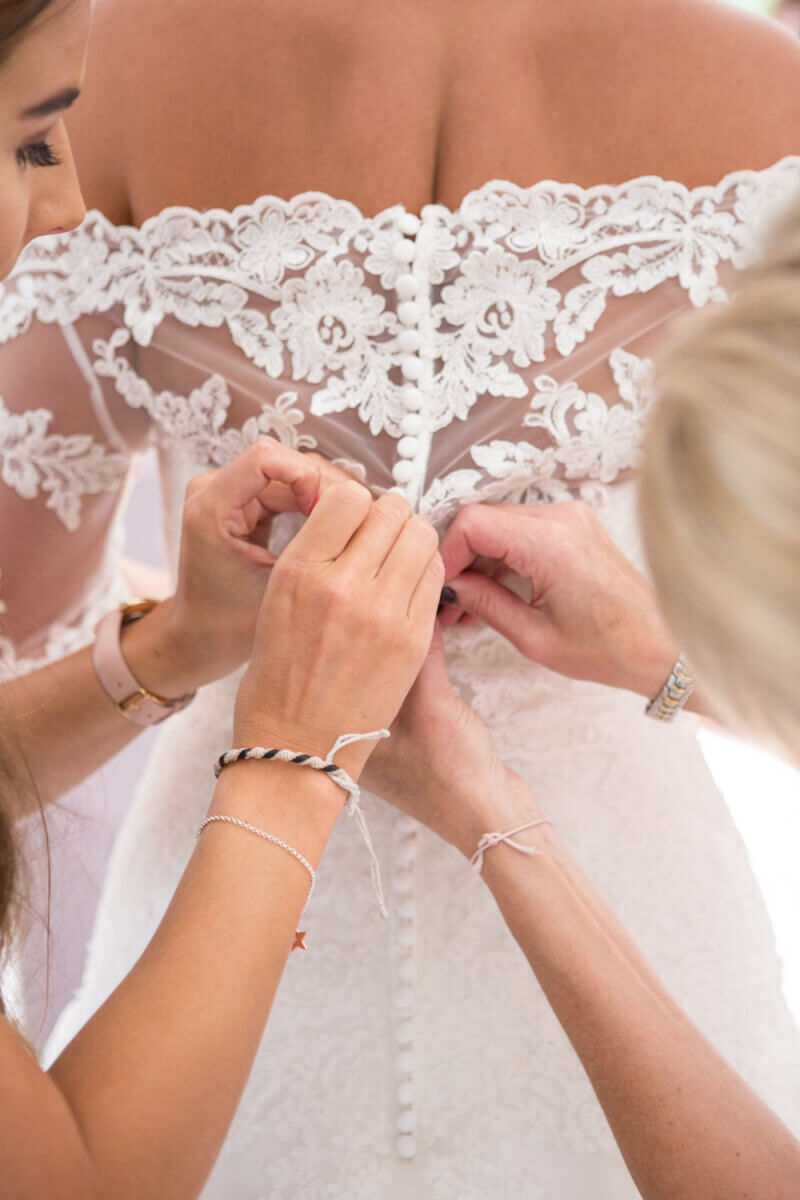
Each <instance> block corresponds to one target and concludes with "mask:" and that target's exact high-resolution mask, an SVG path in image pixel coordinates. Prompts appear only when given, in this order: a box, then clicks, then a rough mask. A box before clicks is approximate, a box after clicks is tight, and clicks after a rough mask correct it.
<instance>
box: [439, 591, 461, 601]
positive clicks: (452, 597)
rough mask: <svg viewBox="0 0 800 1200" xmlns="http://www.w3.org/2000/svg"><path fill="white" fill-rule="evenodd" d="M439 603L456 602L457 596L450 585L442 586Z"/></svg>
mask: <svg viewBox="0 0 800 1200" xmlns="http://www.w3.org/2000/svg"><path fill="white" fill-rule="evenodd" d="M439 603H440V604H458V596H457V595H456V593H455V591H454V590H453V588H451V587H443V588H442V595H441V598H440V600H439Z"/></svg>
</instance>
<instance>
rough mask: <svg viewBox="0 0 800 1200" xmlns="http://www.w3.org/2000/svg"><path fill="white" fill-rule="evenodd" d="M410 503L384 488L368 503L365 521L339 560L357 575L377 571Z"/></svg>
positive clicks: (406, 517)
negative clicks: (369, 507) (373, 500)
mask: <svg viewBox="0 0 800 1200" xmlns="http://www.w3.org/2000/svg"><path fill="white" fill-rule="evenodd" d="M412 515H413V514H412V511H411V505H410V504H409V503H408V501H407V500H406V499H405V498H404V497H403V496H400V495H398V494H397V493H396V492H386V493H385V494H384V495H383V496H380V497H379V498H378V499H377V500H376V501H375V503H374V504H373V505H372V508H371V510H370V513H369V515H368V516H367V519H366V521H364V524H363V525H362V526H361V528H360V529H359V530H358V532H357V533H356V534H355V536H354V537H353V539H352V540H351V542H350V545H349V546H348V547H347V554H346V555H342V564H343V565H344V564H345V563H346V564H347V566H348V568H351V569H352V570H353V571H355V572H357V573H358V575H359V578H364V577H366V578H369V577H370V576H372V577H373V578H374V577H375V576H376V575H377V574H378V573H379V571H380V570H381V568H382V567H383V564H384V563H385V561H386V559H387V557H388V555H389V552H390V551H391V549H392V547H393V546H394V544H395V542H396V541H397V539H398V538H399V536H400V534H401V533H402V531H403V529H404V527H405V526H406V524H407V523H408V522H409V521H410V520H411V517H412Z"/></svg>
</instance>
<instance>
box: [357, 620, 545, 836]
mask: <svg viewBox="0 0 800 1200" xmlns="http://www.w3.org/2000/svg"><path fill="white" fill-rule="evenodd" d="M391 732H392V736H391V739H390V740H388V741H385V742H380V743H379V744H378V745H377V746H376V747H375V750H374V752H373V754H372V757H371V758H370V761H369V763H368V764H367V768H366V771H365V773H364V780H363V782H364V783H365V784H366V785H367V787H369V788H370V790H371V791H374V792H376V793H377V794H378V795H379V796H382V797H383V798H384V799H385V800H387V801H388V802H389V803H390V804H393V805H394V806H395V807H396V808H399V809H400V810H401V811H402V812H405V813H407V814H408V815H409V816H411V817H414V818H415V819H416V820H417V821H421V822H422V823H423V824H424V825H427V826H428V827H429V828H430V829H432V830H433V832H434V833H437V834H438V835H439V837H441V838H443V839H444V841H446V842H450V843H451V845H453V846H456V847H457V849H459V850H460V851H461V853H462V854H464V855H465V856H466V857H467V858H469V857H471V856H472V855H473V854H474V853H475V850H476V849H477V846H478V842H479V841H480V839H481V837H482V836H483V835H484V834H485V833H491V832H505V831H507V830H509V829H514V828H516V827H517V826H518V825H524V824H526V823H527V822H528V821H535V820H537V819H538V818H539V817H541V815H542V814H541V811H540V810H539V807H538V804H537V802H536V799H535V797H534V795H533V793H532V791H531V789H530V787H529V786H528V784H527V783H526V782H525V781H524V780H523V779H522V778H521V777H520V776H519V775H517V774H515V772H513V771H511V770H509V769H508V768H507V767H506V766H504V765H503V763H502V762H501V761H500V759H499V758H498V757H497V751H496V750H495V746H494V743H493V741H492V738H491V735H490V733H489V731H488V729H487V728H486V726H485V725H484V723H483V721H481V719H480V717H479V716H478V715H477V713H475V712H474V711H473V710H472V709H471V708H470V707H469V705H468V704H465V703H464V701H463V700H462V699H461V698H460V696H459V695H458V694H457V692H455V691H454V689H453V687H452V685H451V683H450V680H449V678H448V676H447V665H446V663H445V656H444V642H443V640H442V633H441V629H440V628H438V626H437V629H436V633H435V634H434V638H433V642H432V644H431V649H430V653H429V654H428V657H427V659H426V661H425V664H424V666H423V668H422V670H421V671H420V674H419V677H418V679H417V681H416V683H415V684H414V686H413V688H412V689H411V691H410V693H409V695H408V698H407V700H406V702H405V704H404V705H403V707H402V709H401V711H400V715H399V716H398V718H397V720H396V721H395V723H394V725H393V726H392V731H391ZM519 840H522V841H524V840H525V836H524V835H523V834H520V835H519Z"/></svg>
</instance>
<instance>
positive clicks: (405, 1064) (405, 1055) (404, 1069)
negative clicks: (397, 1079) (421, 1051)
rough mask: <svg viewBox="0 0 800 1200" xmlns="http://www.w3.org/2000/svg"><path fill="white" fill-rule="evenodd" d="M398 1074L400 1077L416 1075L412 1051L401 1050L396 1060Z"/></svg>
mask: <svg viewBox="0 0 800 1200" xmlns="http://www.w3.org/2000/svg"><path fill="white" fill-rule="evenodd" d="M395 1064H396V1066H397V1070H398V1073H399V1074H400V1075H413V1074H414V1054H413V1051H411V1050H401V1051H400V1053H399V1054H398V1055H397V1058H396V1059H395Z"/></svg>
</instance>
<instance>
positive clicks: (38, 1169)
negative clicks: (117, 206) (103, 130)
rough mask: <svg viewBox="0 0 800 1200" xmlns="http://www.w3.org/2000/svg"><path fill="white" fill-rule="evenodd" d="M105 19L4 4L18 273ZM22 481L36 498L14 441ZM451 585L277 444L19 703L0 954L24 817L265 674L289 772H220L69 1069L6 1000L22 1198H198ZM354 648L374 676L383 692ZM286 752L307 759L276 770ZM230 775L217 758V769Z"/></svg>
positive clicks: (398, 510) (205, 499) (259, 701)
mask: <svg viewBox="0 0 800 1200" xmlns="http://www.w3.org/2000/svg"><path fill="white" fill-rule="evenodd" d="M88 22H89V4H88V3H87V2H85V0H63V2H59V0H55V2H54V3H53V4H50V5H48V4H41V3H40V4H33V3H22V4H9V3H6V2H5V0H3V3H2V4H0V141H1V142H2V167H1V168H0V247H1V248H2V256H1V258H2V262H3V264H4V265H5V266H6V267H9V266H11V265H12V264H13V262H14V259H15V257H16V255H17V253H18V252H19V250H20V249H21V247H22V245H23V244H24V243H27V242H28V241H30V240H31V239H33V238H35V237H36V236H38V235H40V234H43V233H52V232H54V231H59V230H64V229H68V228H69V227H70V226H71V225H72V224H74V223H75V222H76V221H78V220H80V218H81V216H82V202H81V196H80V191H79V188H78V185H77V180H76V177H75V171H74V165H73V163H72V158H71V151H70V146H69V141H68V138H67V136H66V133H65V131H64V127H63V124H62V120H61V117H62V114H63V111H64V109H65V107H66V106H67V105H68V104H70V103H71V102H72V101H73V100H74V99H75V98H76V97H77V94H78V91H79V89H80V86H81V77H82V72H83V57H84V51H85V44H86V35H87V30H88ZM44 166H51V167H52V168H53V170H52V171H51V172H47V171H43V170H41V168H42V167H44ZM56 168H57V169H56ZM18 433H19V435H20V437H22V436H23V434H24V431H22V430H18ZM74 449H75V450H76V451H80V450H81V449H82V447H81V446H77V447H74ZM4 470H5V472H6V475H7V476H8V475H9V474H10V473H12V472H14V471H15V470H16V471H17V475H16V476H15V480H16V483H17V485H18V486H24V478H23V477H22V475H21V474H20V472H21V471H22V467H21V464H20V461H19V459H17V460H16V461H15V460H14V458H13V456H12V454H11V452H10V450H9V447H8V444H6V447H5V455H4ZM320 493H321V494H320ZM312 509H313V510H314V511H313V512H312V513H311V515H310V517H309V519H308V521H307V522H306V524H305V526H304V528H303V530H302V531H301V533H300V534H299V535H298V537H297V538H296V539H295V540H294V541H293V542H292V544H291V546H290V547H289V548H288V549H287V550H286V551H285V553H284V554H283V555H282V557H281V559H280V560H279V561H278V562H277V563H275V560H274V558H273V556H272V555H270V554H269V552H268V551H267V550H266V549H265V547H264V542H265V540H266V538H267V537H268V535H269V528H270V522H271V519H272V517H273V516H274V515H275V513H277V512H290V511H296V512H299V513H302V514H308V513H310V512H311V510H312ZM442 578H443V567H442V563H441V560H440V558H439V556H438V554H437V539H436V536H435V534H434V532H433V530H432V529H431V528H430V526H429V525H428V524H427V523H426V522H425V521H423V520H422V519H421V518H419V517H415V516H412V514H411V510H410V508H409V506H408V504H407V503H406V502H405V500H403V499H402V498H401V497H398V496H387V497H385V498H383V499H382V500H379V501H377V502H375V503H373V501H372V499H371V497H370V495H369V493H368V492H367V491H366V490H365V489H364V488H363V487H361V486H360V485H359V484H357V483H355V482H353V481H346V482H332V476H331V473H330V471H329V470H328V469H327V468H324V469H321V468H320V465H319V464H318V463H317V462H316V460H315V459H314V458H312V457H309V456H303V455H300V454H298V453H297V452H296V451H293V450H290V449H287V448H285V447H282V446H280V445H278V444H277V443H275V442H274V441H272V440H270V439H260V440H257V441H256V442H255V443H254V444H253V445H252V446H250V447H249V448H248V449H247V450H246V451H244V452H243V453H242V454H241V455H239V456H238V457H237V458H236V459H235V460H234V461H232V462H231V463H230V464H229V465H227V466H226V467H225V468H224V469H222V470H219V471H214V472H210V473H207V474H205V475H203V476H201V477H198V478H197V479H195V480H194V481H193V482H192V483H191V484H190V486H189V489H188V494H187V499H186V504H185V509H184V515H183V537H182V545H181V560H180V567H179V571H178V583H177V589H176V593H175V595H174V596H173V597H172V598H171V599H170V600H168V601H166V602H164V603H162V604H155V603H154V602H149V601H141V602H138V603H136V604H133V605H127V606H125V610H124V612H121V611H119V610H117V611H116V612H111V613H109V614H108V615H107V616H106V617H105V618H104V619H103V621H102V622H101V625H100V628H99V630H98V636H97V640H96V643H95V645H94V647H93V648H92V649H86V650H83V651H80V652H78V653H77V654H74V655H72V656H71V657H69V658H67V659H65V660H63V661H60V662H57V663H55V664H53V665H52V666H47V667H43V668H42V669H40V670H39V671H35V672H33V673H31V674H29V675H27V676H26V677H25V678H23V679H20V680H18V681H16V682H14V683H10V684H6V685H5V689H4V694H3V708H2V726H1V727H0V755H1V756H2V763H1V764H0V766H1V769H2V780H3V784H2V793H1V794H0V948H5V949H7V948H8V947H7V943H8V937H9V931H10V926H11V920H12V916H13V904H14V902H15V901H17V900H20V899H22V897H21V896H20V895H19V888H18V887H15V866H16V863H15V857H14V846H13V825H14V823H15V822H16V821H17V820H18V819H19V818H20V817H22V816H24V815H26V814H27V813H28V812H30V811H31V810H32V809H33V808H34V806H35V805H36V804H37V803H41V802H52V801H54V800H55V799H57V797H58V796H59V795H61V794H63V792H64V791H65V790H66V789H68V788H69V787H71V786H73V785H74V784H75V783H76V782H77V781H78V780H80V779H81V778H83V777H85V775H86V774H88V773H89V772H90V771H91V770H93V769H94V768H95V767H97V766H98V765H99V764H100V763H101V762H103V761H104V760H105V759H107V758H108V757H110V755H111V754H113V753H114V752H115V751H116V750H118V749H119V748H120V747H121V746H123V745H124V744H125V742H126V741H128V740H130V738H131V737H132V736H133V735H134V734H135V733H136V732H137V731H138V730H140V729H141V728H143V727H144V726H146V725H152V724H155V723H157V722H159V721H161V720H164V719H166V718H167V717H173V719H174V714H177V713H178V712H180V711H182V710H184V709H187V708H188V706H189V704H190V702H191V701H192V699H193V694H194V691H195V689H196V688H197V687H198V686H199V685H201V684H203V683H206V682H208V681H209V680H210V679H214V678H217V677H218V676H219V675H221V674H223V673H225V672H227V671H229V670H230V669H231V668H232V667H233V666H234V665H235V664H237V663H239V662H241V661H243V660H244V659H246V658H248V657H250V656H251V655H252V657H251V661H250V665H249V667H248V670H247V673H246V675H245V677H244V679H243V681H242V685H241V687H240V689H239V692H238V696H237V700H236V711H235V715H234V722H233V736H234V739H235V741H236V743H237V749H238V748H239V747H241V748H243V749H245V750H252V749H257V748H259V747H260V748H262V749H261V750H260V751H259V752H258V753H257V754H252V753H251V755H250V758H254V757H255V758H260V759H264V758H265V757H266V758H272V759H274V761H271V762H266V763H265V762H263V761H261V762H259V761H255V762H253V761H240V759H241V758H242V757H243V756H242V755H241V754H238V753H237V754H236V755H234V756H229V760H226V761H225V762H224V763H220V764H218V767H217V770H218V773H219V782H218V784H217V787H216V789H215V792H214V796H213V799H212V802H211V805H210V807H209V809H208V812H207V814H206V816H205V819H204V820H203V822H202V824H201V826H200V831H199V832H198V839H197V847H196V849H195V850H194V852H193V853H191V854H190V856H189V857H188V862H187V865H186V869H185V872H184V874H183V878H182V881H181V886H180V888H179V890H178V892H177V894H176V895H175V898H174V902H173V903H172V904H171V905H170V907H169V911H168V913H167V914H166V916H165V919H164V921H163V923H162V924H161V926H160V928H159V930H158V931H157V933H156V934H155V937H154V938H153V940H152V942H151V944H150V946H149V947H148V948H147V950H146V952H145V953H144V954H143V955H142V956H141V958H140V960H139V961H138V962H137V963H136V965H135V967H134V969H133V971H132V972H131V973H130V975H129V976H128V977H127V978H126V979H125V980H124V981H123V982H122V983H121V985H120V987H119V988H118V989H117V990H116V991H115V993H114V995H113V996H112V997H111V998H110V999H109V1000H108V1002H107V1003H106V1004H105V1005H103V1007H102V1009H101V1010H100V1011H99V1012H98V1013H97V1015H96V1016H95V1018H94V1019H93V1020H92V1021H90V1022H89V1024H88V1025H87V1026H86V1028H85V1029H84V1030H83V1031H82V1032H81V1034H80V1035H79V1036H78V1037H77V1038H76V1039H75V1040H74V1042H73V1043H72V1045H71V1046H70V1049H69V1051H68V1052H67V1053H66V1054H64V1055H62V1057H61V1058H60V1059H59V1062H58V1064H57V1065H56V1066H55V1067H53V1068H52V1069H51V1070H50V1071H49V1072H48V1073H45V1072H44V1071H42V1070H41V1069H40V1067H39V1066H38V1064H37V1063H36V1061H35V1059H34V1057H33V1055H32V1054H31V1052H30V1051H29V1049H28V1048H27V1046H26V1045H25V1043H24V1042H23V1040H22V1038H21V1037H20V1036H19V1033H18V1032H17V1031H16V1030H15V1029H14V1027H13V1025H12V1024H11V1022H10V1021H9V1020H7V1019H6V1017H5V1015H1V1014H2V1005H0V1190H1V1191H2V1194H3V1197H4V1200H44V1198H45V1197H46V1198H47V1200H108V1198H109V1197H112V1196H113V1197H115V1198H118V1200H125V1198H127V1197H130V1200H140V1198H141V1197H142V1196H152V1197H164V1198H165V1200H166V1198H167V1197H169V1200H177V1198H180V1197H192V1196H196V1195H197V1194H198V1193H199V1191H200V1190H201V1188H202V1186H203V1183H204V1180H205V1178H206V1176H207V1174H208V1172H209V1170H210V1169H211V1166H212V1164H213V1161H214V1158H215V1156H216V1154H217V1152H218V1149H219V1146H220V1145H221V1143H222V1140H223V1138H224V1136H225V1133H226V1130H227V1127H228V1124H229V1123H230V1120H231V1117H232V1115H233V1112H234V1110H235V1107H236V1104H237V1101H238V1098H239V1095H240V1093H241V1090H242V1088H243V1086H244V1083H245V1081H246V1078H247V1074H248V1071H249V1069H250V1066H251V1063H252V1059H253V1055H254V1054H255V1051H256V1049H257V1047H258V1043H259V1040H260V1037H261V1034H262V1032H263V1028H264V1024H265V1022H266V1019H267V1016H268V1013H269V1010H270V1006H271V1003H272V1000H273V997H274V994H275V990H276V988H277V985H278V982H279V980H280V976H281V974H282V971H283V968H284V966H285V963H286V960H287V958H288V955H289V953H290V951H291V950H292V948H293V947H297V948H300V947H303V939H304V937H305V934H304V933H302V932H301V931H299V930H298V931H297V932H294V931H295V930H297V923H298V918H299V917H300V915H301V912H302V911H303V909H304V905H305V903H306V901H307V898H308V894H309V882H310V884H311V887H312V888H313V883H314V875H315V868H316V866H317V864H318V862H319V859H320V856H321V854H322V851H323V849H324V847H325V844H326V842H327V840H328V837H329V836H330V833H331V831H332V829H333V826H334V824H335V822H336V818H337V816H338V814H339V813H340V812H341V809H342V800H343V798H345V793H347V798H348V801H349V804H350V807H351V811H352V812H354V813H356V815H357V814H358V812H359V810H358V788H357V783H356V781H357V779H358V777H359V774H360V772H361V770H362V769H363V766H364V763H365V761H366V760H367V758H368V757H369V754H370V751H371V749H372V747H373V746H374V744H375V737H376V732H379V731H381V730H382V728H383V727H384V726H385V725H387V724H389V723H390V722H391V721H392V720H393V718H394V717H395V715H396V713H397V710H398V709H399V707H400V704H401V702H402V700H403V698H404V696H405V694H406V692H407V691H408V689H409V687H410V686H411V684H412V682H413V680H414V677H415V676H416V674H417V672H418V670H419V667H420V665H421V663H422V661H423V659H424V656H425V653H426V651H427V648H428V645H429V643H430V638H431V633H432V629H433V621H434V616H435V612H436V605H437V603H438V599H439V593H440V590H441V584H442ZM265 587H266V593H265ZM254 639H255V640H254ZM356 647H358V649H359V650H360V651H363V652H364V653H366V654H368V655H369V657H370V661H371V663H372V669H371V672H370V675H369V678H366V679H365V678H364V676H363V672H362V671H361V669H360V666H359V662H358V658H357V655H356V653H355V649H356ZM184 719H188V720H191V709H189V710H188V711H187V713H186V717H185V718H184ZM342 734H350V735H352V736H351V737H349V738H344V739H342V738H340V735H342ZM17 741H18V742H19V744H17ZM339 741H342V743H343V744H342V745H341V747H340V746H339ZM215 749H216V748H215ZM267 750H272V751H273V753H272V754H267V753H266V751H267ZM280 750H287V751H289V753H285V754H283V755H281V756H280V757H277V758H276V757H275V756H276V754H277V752H278V751H280ZM300 751H305V752H306V753H300ZM334 755H335V763H334ZM212 757H213V752H212V750H211V748H210V747H209V749H208V753H207V755H206V758H207V762H206V768H207V769H208V771H209V772H210V771H211V767H212V761H211V759H212ZM309 760H310V761H311V765H317V766H318V767H319V768H320V769H318V770H310V769H308V768H307V766H306V764H307V763H308V762H309ZM26 762H27V764H28V769H27V770H26V767H25V763H26ZM303 768H306V769H303ZM337 785H338V786H337ZM342 788H344V789H345V791H344V792H343V791H342ZM20 886H21V885H20Z"/></svg>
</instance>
